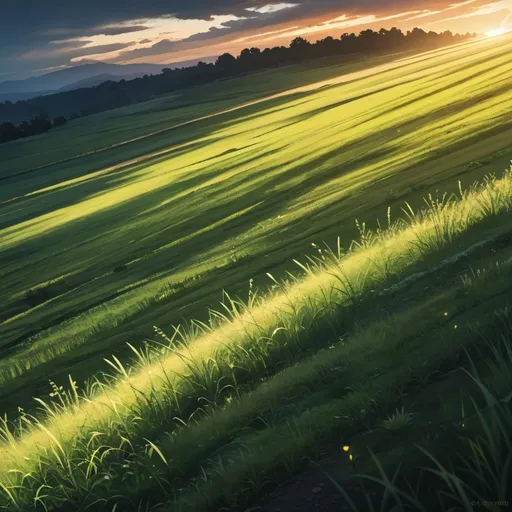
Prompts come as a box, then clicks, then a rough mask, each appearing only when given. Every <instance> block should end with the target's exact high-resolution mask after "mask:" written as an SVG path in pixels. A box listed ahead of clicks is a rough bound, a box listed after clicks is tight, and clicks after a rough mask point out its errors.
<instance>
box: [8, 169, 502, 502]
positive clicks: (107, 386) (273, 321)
mask: <svg viewBox="0 0 512 512" xmlns="http://www.w3.org/2000/svg"><path fill="white" fill-rule="evenodd" d="M495 190H499V192H496V191H495ZM489 198H491V199H489ZM489 202H491V204H493V207H492V209H489ZM511 204H512V171H508V172H507V173H506V174H505V176H504V177H503V178H502V179H500V180H498V179H489V180H488V181H487V182H486V183H485V184H484V186H483V187H478V186H474V187H472V188H471V189H470V190H469V191H465V192H461V194H460V196H458V197H449V198H446V197H445V198H444V199H442V200H440V201H433V200H432V199H429V201H428V204H427V206H426V208H425V209H424V210H422V211H419V212H413V211H412V209H411V208H408V209H407V212H408V217H407V219H406V220H401V221H396V222H391V220H390V215H389V213H388V226H387V228H386V229H380V228H379V229H377V230H376V231H374V232H370V231H368V229H367V228H366V226H365V225H364V224H359V227H360V231H361V239H360V240H359V241H358V242H357V243H354V244H353V245H352V246H351V248H350V249H349V250H348V251H347V252H346V253H345V252H344V251H342V249H341V244H339V243H338V247H337V249H336V250H335V251H332V250H329V249H328V248H325V249H323V248H321V249H318V256H316V257H312V258H309V259H308V261H307V262H306V263H304V264H299V266H300V267H301V269H302V272H303V274H302V275H301V276H294V275H292V274H290V276H289V279H288V280H286V281H284V282H278V281H277V280H275V279H274V278H273V277H272V276H271V275H269V277H270V278H271V280H272V281H273V284H274V290H273V291H270V292H269V293H267V294H265V295H261V294H258V293H256V292H254V291H253V290H252V289H251V291H250V294H249V298H248V300H247V301H242V300H239V299H236V298H232V297H230V296H229V295H227V294H226V296H225V300H224V302H223V304H222V309H221V310H219V311H211V312H210V322H208V323H201V322H191V323H189V324H187V325H184V326H178V327H176V328H175V329H174V331H173V333H172V335H166V334H165V333H163V331H161V330H159V329H157V330H156V331H155V332H156V334H157V336H158V337H159V340H157V341H155V342H154V343H152V344H148V345H147V346H146V347H143V348H142V349H137V348H135V347H131V348H132V350H133V352H134V356H135V358H134V362H133V363H132V364H131V365H125V364H123V363H122V362H121V361H119V360H118V359H117V358H116V357H115V356H113V357H112V358H111V360H109V361H108V364H109V365H110V367H111V368H112V371H111V373H110V374H109V375H107V376H105V378H104V379H103V380H100V379H95V380H93V381H91V383H90V384H89V386H88V388H87V389H85V390H81V391H80V390H78V389H77V388H76V385H75V384H74V383H73V381H72V380H71V382H70V386H69V389H68V390H66V391H64V390H63V389H60V388H58V387H57V388H56V389H54V391H53V393H52V394H54V396H53V397H51V398H52V400H49V401H42V400H40V401H39V404H40V407H41V412H42V414H40V415H37V417H36V416H31V415H28V414H25V413H23V412H21V415H20V417H19V418H18V420H17V421H16V424H15V425H13V423H12V422H9V421H8V420H7V418H6V419H4V420H3V428H2V431H1V432H2V434H1V435H2V444H1V445H0V450H1V453H2V458H1V460H0V475H1V476H0V484H1V485H2V487H3V488H4V489H5V494H6V496H7V501H6V502H5V506H6V507H11V508H12V509H13V510H16V508H18V509H21V508H23V507H25V508H26V507H27V504H28V503H32V504H34V503H37V504H41V506H45V507H48V508H49V509H51V508H52V507H66V506H69V507H71V506H72V504H73V503H74V501H73V500H75V499H77V497H80V500H82V502H83V503H82V504H86V503H87V504H88V505H89V506H91V499H92V498H91V496H105V495H108V494H109V493H108V489H109V488H110V487H111V483H112V482H113V481H121V482H123V481H130V482H133V483H134V485H136V487H137V488H138V489H142V490H143V489H144V488H145V486H147V487H148V488H149V489H151V488H153V486H154V485H155V483H156V485H157V486H159V487H160V488H161V489H162V490H166V489H167V492H166V493H167V494H168V493H169V492H171V491H170V490H169V489H168V486H169V485H171V484H170V483H169V482H172V479H169V478H168V476H169V475H168V474H167V473H166V471H167V470H166V469H165V468H166V467H173V464H175V463H176V462H175V461H174V462H173V461H172V460H169V459H168V458H167V457H166V456H165V455H164V454H163V452H162V451H161V449H160V448H159V446H157V444H155V442H154V440H155V437H158V435H159V433H161V432H162V431H165V430H168V431H169V436H170V438H169V439H171V440H172V439H173V436H174V435H175V434H176V433H177V432H179V431H181V427H182V426H183V425H188V426H192V425H194V424H197V425H198V426H199V424H198V421H199V419H200V418H201V417H203V418H204V417H212V415H214V414H215V411H217V410H218V409H219V407H220V408H228V409H233V408H235V409H236V407H237V406H238V405H239V403H240V402H239V401H240V400H241V397H240V391H241V390H242V389H244V390H246V389H247V386H248V389H250V388H251V387H254V386H256V385H257V384H258V383H259V382H261V380H262V378H263V379H265V378H268V377H271V376H272V375H276V374H277V373H278V372H279V371H280V370H282V369H283V367H289V366H292V365H294V364H296V363H297V362H298V361H300V360H301V359H302V358H303V357H304V355H305V354H307V353H308V351H311V350H318V348H321V347H322V343H320V344H319V343H318V338H319V337H320V336H322V337H323V338H324V342H323V344H324V346H328V345H332V344H333V343H338V342H339V338H340V335H343V333H344V329H345V328H346V326H347V325H348V324H347V323H346V320H345V319H344V312H345V313H346V314H347V315H346V316H349V315H348V313H350V311H353V308H354V307H360V306H361V304H362V301H363V300H364V299H365V297H366V296H370V295H372V294H373V291H374V290H375V289H376V288H379V287H382V286H383V285H384V284H386V283H388V282H389V281H390V280H391V281H393V280H395V281H396V280H399V279H401V278H403V276H404V274H405V272H406V270H407V269H408V268H409V267H410V265H411V264H413V263H415V262H418V261H419V260H420V259H421V258H423V257H425V256H426V255H429V254H432V253H435V252H436V251H439V250H440V249H442V248H443V247H445V246H446V245H447V244H449V243H450V242H451V241H453V240H454V238H455V237H456V236H457V235H458V234H460V233H463V232H464V231H466V230H467V229H468V228H469V227H470V226H471V225H474V224H476V223H477V222H479V221H480V220H482V219H484V218H486V217H488V216H489V215H495V214H497V213H501V212H504V211H508V210H509V209H510V206H511ZM316 378H318V377H316ZM356 402H357V400H356ZM232 404H234V405H232ZM230 405H232V406H231V407H230ZM358 405H359V404H358ZM329 407H331V406H329ZM297 421H298V423H292V424H289V425H288V426H287V427H286V432H282V428H283V427H282V426H279V427H275V428H276V429H277V432H276V431H275V429H273V428H270V429H268V433H267V434H266V435H269V436H270V435H273V434H277V435H278V436H283V438H291V439H292V440H296V441H297V443H298V444H299V445H300V446H304V447H305V446H306V445H307V444H308V443H310V441H311V437H312V436H313V435H312V432H313V431H312V430H311V429H309V430H308V427H307V425H308V423H307V417H306V416H304V414H301V415H300V416H299V417H298V419H297ZM304 422H305V423H304ZM303 428H305V429H306V430H303ZM308 432H309V433H308ZM216 435H220V436H221V437H223V436H225V432H224V433H221V434H215V433H213V437H212V433H210V435H207V434H206V433H205V436H204V437H205V438H208V439H213V441H212V442H213V444H215V437H216ZM262 435H263V434H262ZM313 437H314V436H313ZM151 438H153V440H151ZM294 442H295V441H294ZM284 446H285V445H283V449H284ZM286 450H288V451H287V453H288V454H290V453H295V452H296V451H297V450H295V449H290V446H289V445H288V444H286ZM166 453H168V452H167V451H166ZM277 455H278V454H276V456H277ZM281 455H282V453H281ZM244 456H245V457H249V456H250V455H247V454H246V455H244ZM261 457H262V454H261V453H259V452H257V453H256V454H255V455H254V458H255V460H256V461H257V460H258V458H261ZM263 459H265V457H263ZM265 460H266V459H265ZM276 460H277V459H276ZM287 460H288V459H287ZM267 462H268V461H267ZM160 463H163V464H164V468H162V466H161V464H160ZM292 465H295V463H293V464H292ZM178 467H179V464H178ZM163 475H165V477H164V476H163ZM166 486H167V487H166ZM49 489H50V490H51V491H50V490H49ZM102 489H103V491H102ZM98 499H99V498H98ZM101 499H103V498H101ZM0 500H1V498H0ZM0 503H1V501H0ZM93 503H95V502H94V501H93ZM43 504H44V505H43ZM99 505H100V503H96V504H95V505H94V506H98V507H99Z"/></svg>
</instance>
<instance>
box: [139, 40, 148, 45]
mask: <svg viewBox="0 0 512 512" xmlns="http://www.w3.org/2000/svg"><path fill="white" fill-rule="evenodd" d="M148 43H151V39H141V40H140V41H139V44H148Z"/></svg>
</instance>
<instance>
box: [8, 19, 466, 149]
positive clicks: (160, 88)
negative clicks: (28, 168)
mask: <svg viewBox="0 0 512 512" xmlns="http://www.w3.org/2000/svg"><path fill="white" fill-rule="evenodd" d="M474 37H476V34H469V33H468V34H465V35H461V34H453V33H452V32H450V31H446V32H442V33H436V32H425V31H424V30H422V29H419V28H415V29H413V30H412V31H407V33H403V32H402V31H401V30H399V29H397V28H392V29H391V30H386V29H381V30H379V31H378V32H375V31H373V30H364V31H362V32H360V33H359V35H356V34H354V33H351V34H349V33H345V34H343V35H342V36H341V37H340V38H338V39H336V38H334V37H330V36H329V37H326V38H325V39H321V40H318V41H316V43H311V42H309V41H307V40H306V39H304V38H302V37H297V38H295V39H294V40H293V41H292V42H291V43H290V45H289V46H288V47H286V46H276V47H274V48H265V49H264V50H260V49H259V48H246V49H244V50H242V51H241V52H240V54H239V55H238V56H237V57H235V56H233V55H231V54H229V53H225V54H223V55H221V56H220V57H218V59H217V60H216V62H215V63H212V64H206V63H204V62H199V63H198V64H197V65H195V66H190V67H186V68H176V69H169V68H164V69H163V70H162V73H161V74H158V75H145V76H144V77H141V78H136V79H134V80H128V81H127V80H121V81H119V82H113V81H107V82H104V83H102V84H100V85H97V86H95V87H90V88H83V89H77V90H72V91H67V92H61V93H56V94H52V95H46V96H40V97H37V98H32V99H29V100H22V101H18V102H16V103H12V102H4V103H0V120H6V121H10V122H11V123H14V122H16V121H18V122H19V121H20V120H22V119H32V120H34V118H36V117H37V116H38V113H39V112H42V111H43V112H48V113H49V114H50V115H52V116H55V117H57V116H58V117H65V118H66V119H73V118H76V117H80V116H86V115H90V114H94V113H97V112H102V111H105V110H110V109H115V108H118V107H122V106H125V105H130V104H133V103H138V102H141V101H146V100H148V99H151V98H154V97H155V96H158V95H161V94H166V93H170V92H173V91H177V90H180V89H186V88H188V87H192V86H197V85H201V84H205V83H209V82H214V81H217V80H222V79H226V78H230V77H234V76H238V75H242V74H246V73H249V72H253V71H258V70H262V69H269V68H275V67H279V66H283V65H290V64H296V63H299V62H302V61H305V60H311V59H320V58H324V57H332V56H340V57H343V56H358V55H359V56H365V55H371V54H386V53H394V52H400V51H407V50H414V49H421V50H426V49H433V48H436V47H441V46H447V45H451V44H457V43H460V42H463V41H466V40H468V39H470V38H474ZM4 124H5V123H4ZM28 124H29V125H32V122H30V123H28ZM35 124H36V125H37V126H39V124H38V123H35ZM46 124H47V123H46ZM21 125H23V126H24V128H20V127H21ZM21 125H20V127H18V133H23V136H27V135H28V134H30V129H28V128H27V126H26V122H25V124H24V123H21ZM2 126H3V125H2ZM2 130H3V131H4V132H7V131H10V132H12V130H13V129H12V126H11V127H8V128H5V127H4V128H3V129H0V132H1V131H2ZM0 140H1V138H0Z"/></svg>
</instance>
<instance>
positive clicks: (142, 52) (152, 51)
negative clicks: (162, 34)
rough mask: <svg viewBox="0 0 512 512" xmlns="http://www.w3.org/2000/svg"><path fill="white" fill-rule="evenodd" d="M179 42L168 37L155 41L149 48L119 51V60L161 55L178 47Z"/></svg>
mask: <svg viewBox="0 0 512 512" xmlns="http://www.w3.org/2000/svg"><path fill="white" fill-rule="evenodd" d="M178 45H179V43H177V42H176V41H171V40H169V39H162V40H161V41H158V43H155V44H154V45H153V46H150V47H149V48H137V49H135V50H129V51H126V52H121V54H120V57H119V59H118V60H119V61H123V60H133V59H138V58H140V57H149V56H152V55H161V54H164V53H170V52H172V51H174V50H176V49H177V48H178Z"/></svg>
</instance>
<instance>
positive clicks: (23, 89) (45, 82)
mask: <svg viewBox="0 0 512 512" xmlns="http://www.w3.org/2000/svg"><path fill="white" fill-rule="evenodd" d="M202 60H203V61H204V62H213V61H214V60H215V57H205V58H203V59H202ZM197 61H198V59H195V60H189V61H183V62H175V63H173V64H108V63H106V62H94V63H92V64H83V65H80V66H74V67H71V68H66V69H61V70H59V71H53V72H52V73H47V74H45V75H41V76H37V77H32V78H27V79H25V80H7V81H4V82H0V102H3V101H7V100H9V101H13V102H15V101H20V100H27V99H30V98H34V97H36V96H43V95H46V94H52V93H56V92H64V91H71V90H74V89H81V88H85V87H94V86H95V85H99V84H101V83H102V82H106V81H108V80H112V81H114V82H117V81H119V80H123V79H124V80H133V79H134V78H139V77H142V76H144V75H157V74H159V73H161V72H162V69H163V68H165V67H168V68H176V67H187V66H193V65H195V64H197Z"/></svg>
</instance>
